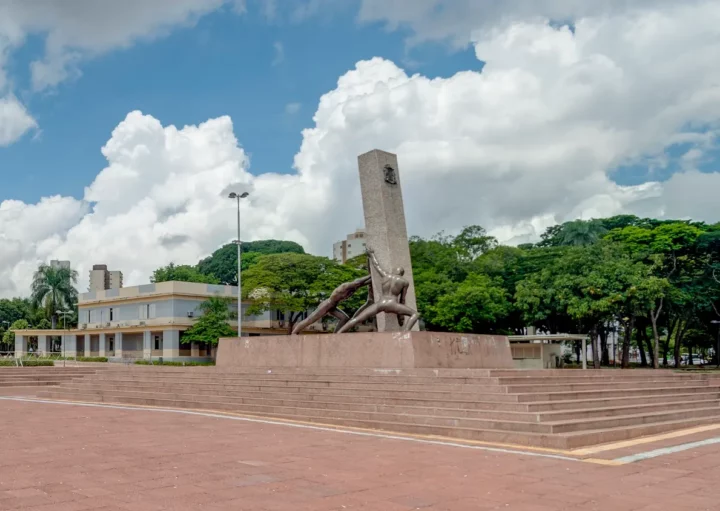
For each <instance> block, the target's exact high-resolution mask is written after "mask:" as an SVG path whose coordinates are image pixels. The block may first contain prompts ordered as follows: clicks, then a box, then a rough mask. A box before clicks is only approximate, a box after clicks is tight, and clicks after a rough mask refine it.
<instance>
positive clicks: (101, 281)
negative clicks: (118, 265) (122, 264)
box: [89, 264, 123, 291]
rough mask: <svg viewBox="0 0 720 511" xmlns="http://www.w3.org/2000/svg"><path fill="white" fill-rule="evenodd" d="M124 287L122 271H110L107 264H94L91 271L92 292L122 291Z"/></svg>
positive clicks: (90, 287)
mask: <svg viewBox="0 0 720 511" xmlns="http://www.w3.org/2000/svg"><path fill="white" fill-rule="evenodd" d="M121 287H123V274H122V272H121V271H108V269H107V265H106V264H94V265H93V267H92V270H90V286H89V289H90V291H104V290H105V289H120V288H121Z"/></svg>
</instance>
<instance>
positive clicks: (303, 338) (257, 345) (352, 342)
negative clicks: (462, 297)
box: [217, 331, 513, 369]
mask: <svg viewBox="0 0 720 511" xmlns="http://www.w3.org/2000/svg"><path fill="white" fill-rule="evenodd" d="M217 366H218V367H268V368H272V367H309V368H312V367H317V368H341V367H354V368H373V369H416V368H437V369H441V368H442V369H512V368H513V360H512V355H511V353H510V343H509V341H508V338H507V337H505V336H502V335H478V334H453V333H438V332H413V331H410V332H355V333H347V334H313V335H271V336H260V337H242V338H238V337H232V338H227V339H221V342H220V346H219V348H218V354H217Z"/></svg>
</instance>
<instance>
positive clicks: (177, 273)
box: [150, 263, 220, 284]
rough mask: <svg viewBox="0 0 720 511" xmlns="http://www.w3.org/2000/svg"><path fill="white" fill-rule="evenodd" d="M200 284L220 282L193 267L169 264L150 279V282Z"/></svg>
mask: <svg viewBox="0 0 720 511" xmlns="http://www.w3.org/2000/svg"><path fill="white" fill-rule="evenodd" d="M170 281H177V282H200V283H204V284H219V283H220V280H219V279H218V278H217V277H215V276H214V275H206V274H203V273H200V272H199V271H198V270H197V269H196V268H195V267H194V266H189V265H186V264H181V265H175V264H174V263H170V264H168V265H167V266H163V267H162V268H158V269H157V270H155V271H154V272H153V274H152V277H150V282H153V283H159V282H170Z"/></svg>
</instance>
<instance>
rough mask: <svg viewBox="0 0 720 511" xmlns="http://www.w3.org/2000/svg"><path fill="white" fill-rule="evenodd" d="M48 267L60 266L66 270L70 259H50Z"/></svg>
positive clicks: (55, 267) (57, 267)
mask: <svg viewBox="0 0 720 511" xmlns="http://www.w3.org/2000/svg"><path fill="white" fill-rule="evenodd" d="M50 268H52V269H54V270H57V269H60V268H65V269H66V270H69V269H70V261H58V260H57V259H54V260H52V261H50Z"/></svg>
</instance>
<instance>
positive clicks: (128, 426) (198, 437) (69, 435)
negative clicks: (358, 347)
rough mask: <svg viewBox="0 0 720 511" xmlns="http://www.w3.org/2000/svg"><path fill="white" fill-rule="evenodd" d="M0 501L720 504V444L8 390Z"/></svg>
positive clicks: (627, 509)
mask: <svg viewBox="0 0 720 511" xmlns="http://www.w3.org/2000/svg"><path fill="white" fill-rule="evenodd" d="M0 435H1V436H0V438H2V448H1V450H0V510H6V509H32V510H36V511H40V510H47V511H77V510H89V509H94V510H102V511H120V510H139V511H146V510H166V509H167V510H185V509H207V510H258V511H283V510H292V511H304V510H308V511H309V510H312V511H331V510H350V511H355V510H377V511H402V510H410V509H423V510H426V511H441V510H446V511H464V510H473V511H484V510H491V509H493V510H508V511H553V510H583V511H604V510H608V511H661V510H663V511H664V510H671V511H684V510H718V509H720V492H719V491H718V482H720V445H712V446H707V447H702V448H698V449H694V450H692V451H685V452H681V453H677V454H673V455H669V456H663V457H660V458H655V459H652V460H647V461H643V462H639V463H634V464H630V465H624V466H617V467H611V466H602V465H595V464H589V463H585V462H579V461H565V460H558V459H551V458H542V457H530V456H524V455H517V454H505V453H495V452H488V451H482V450H476V449H466V448H460V447H452V446H444V445H433V444H429V443H421V442H411V441H403V440H392V439H384V438H376V437H370V436H357V435H349V434H344V433H339V432H329V431H318V430H312V429H300V428H294V427H289V426H283V425H269V424H262V423H254V422H244V421H234V420H227V419H218V418H210V417H203V416H193V415H186V414H174V413H163V412H153V411H144V410H142V411H141V410H119V409H111V408H89V407H81V406H68V405H57V404H43V403H26V402H16V401H5V400H0Z"/></svg>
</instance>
